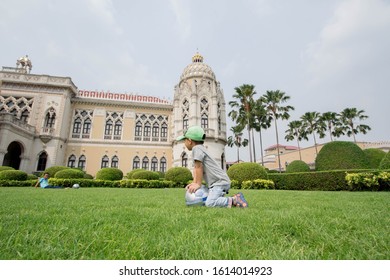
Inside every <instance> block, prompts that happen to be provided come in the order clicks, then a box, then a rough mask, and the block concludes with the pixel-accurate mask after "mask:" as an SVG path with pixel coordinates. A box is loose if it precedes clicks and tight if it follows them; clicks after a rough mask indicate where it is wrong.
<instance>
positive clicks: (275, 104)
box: [261, 90, 294, 172]
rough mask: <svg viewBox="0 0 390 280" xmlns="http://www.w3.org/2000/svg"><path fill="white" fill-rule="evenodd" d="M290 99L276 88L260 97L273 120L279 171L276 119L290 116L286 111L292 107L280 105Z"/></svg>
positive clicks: (284, 118)
mask: <svg viewBox="0 0 390 280" xmlns="http://www.w3.org/2000/svg"><path fill="white" fill-rule="evenodd" d="M289 99H290V96H288V95H286V93H285V92H283V91H280V90H276V91H268V90H267V92H266V93H265V94H264V95H263V96H262V97H261V100H262V102H263V103H264V105H265V108H266V110H267V115H268V116H269V118H270V119H271V120H274V123H275V134H276V147H277V151H278V164H279V172H281V171H282V165H281V163H280V149H279V135H278V124H277V120H278V119H282V120H288V119H289V118H290V114H289V113H288V112H289V111H290V110H294V107H292V106H290V105H288V106H281V104H282V103H285V102H287V101H288V100H289Z"/></svg>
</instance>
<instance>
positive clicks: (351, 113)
mask: <svg viewBox="0 0 390 280" xmlns="http://www.w3.org/2000/svg"><path fill="white" fill-rule="evenodd" d="M339 117H340V121H341V122H342V123H343V124H344V131H346V133H347V135H348V137H350V136H351V135H352V136H353V141H354V142H355V143H356V136H355V135H356V134H358V133H360V132H361V133H363V134H366V133H367V132H368V131H369V130H371V127H369V126H368V125H365V124H356V122H355V121H356V120H358V121H361V120H364V119H367V118H368V116H366V115H364V110H359V111H358V110H357V109H356V108H345V109H344V110H343V111H342V112H341V113H340V114H339Z"/></svg>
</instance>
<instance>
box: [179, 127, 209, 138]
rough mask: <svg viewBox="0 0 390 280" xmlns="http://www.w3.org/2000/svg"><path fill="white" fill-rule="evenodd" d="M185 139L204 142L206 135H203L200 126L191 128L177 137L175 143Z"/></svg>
mask: <svg viewBox="0 0 390 280" xmlns="http://www.w3.org/2000/svg"><path fill="white" fill-rule="evenodd" d="M186 138H188V139H191V140H194V141H204V139H205V138H206V134H205V133H204V130H203V128H201V127H200V126H191V127H190V128H188V129H187V131H186V132H185V133H184V135H183V136H179V137H177V138H176V141H181V140H183V139H186Z"/></svg>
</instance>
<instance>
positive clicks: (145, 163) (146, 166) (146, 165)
mask: <svg viewBox="0 0 390 280" xmlns="http://www.w3.org/2000/svg"><path fill="white" fill-rule="evenodd" d="M142 169H145V170H149V159H148V157H144V158H143V159H142Z"/></svg>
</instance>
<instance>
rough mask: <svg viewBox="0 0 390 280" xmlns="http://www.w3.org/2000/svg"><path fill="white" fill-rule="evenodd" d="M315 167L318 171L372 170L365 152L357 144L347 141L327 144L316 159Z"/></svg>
mask: <svg viewBox="0 0 390 280" xmlns="http://www.w3.org/2000/svg"><path fill="white" fill-rule="evenodd" d="M315 166H316V170H317V171H325V170H341V169H368V168H370V164H369V161H368V158H367V156H366V154H365V153H364V152H363V150H362V149H361V148H360V147H359V146H358V145H356V144H355V143H352V142H347V141H333V142H330V143H327V144H325V145H324V146H323V147H322V149H321V150H320V151H319V153H318V155H317V157H316V159H315Z"/></svg>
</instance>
